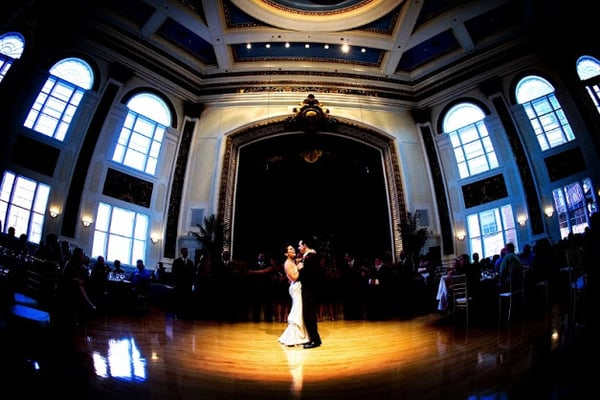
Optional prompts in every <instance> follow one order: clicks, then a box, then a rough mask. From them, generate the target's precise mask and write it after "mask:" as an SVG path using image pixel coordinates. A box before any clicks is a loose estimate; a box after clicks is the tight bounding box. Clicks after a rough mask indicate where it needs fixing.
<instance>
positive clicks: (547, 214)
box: [544, 206, 554, 218]
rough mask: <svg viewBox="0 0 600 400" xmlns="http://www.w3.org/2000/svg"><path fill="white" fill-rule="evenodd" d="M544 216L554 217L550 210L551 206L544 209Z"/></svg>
mask: <svg viewBox="0 0 600 400" xmlns="http://www.w3.org/2000/svg"><path fill="white" fill-rule="evenodd" d="M544 214H546V217H548V218H552V216H553V215H554V208H552V206H548V207H546V208H544Z"/></svg>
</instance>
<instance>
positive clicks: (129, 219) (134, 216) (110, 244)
mask: <svg viewBox="0 0 600 400" xmlns="http://www.w3.org/2000/svg"><path fill="white" fill-rule="evenodd" d="M148 228H149V217H148V215H146V214H141V213H137V212H135V211H131V210H127V209H125V208H119V207H115V206H112V205H110V204H106V203H100V204H98V213H97V214H96V222H95V225H94V242H93V245H92V254H93V255H94V256H97V255H104V256H105V258H106V259H107V260H111V261H114V260H120V261H121V262H122V263H123V264H129V265H135V262H136V260H138V259H142V260H143V259H145V258H146V246H147V241H148V237H149V233H148Z"/></svg>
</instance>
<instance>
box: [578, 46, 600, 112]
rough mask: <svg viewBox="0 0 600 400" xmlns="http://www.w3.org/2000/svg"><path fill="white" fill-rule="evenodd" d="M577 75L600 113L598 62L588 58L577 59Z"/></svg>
mask: <svg viewBox="0 0 600 400" xmlns="http://www.w3.org/2000/svg"><path fill="white" fill-rule="evenodd" d="M577 74H578V75H579V79H581V80H582V81H584V82H585V84H586V85H585V88H586V89H587V91H588V94H589V95H590V97H591V99H592V101H593V102H594V104H595V105H596V110H598V112H599V113H600V62H598V60H597V59H595V58H594V57H590V56H581V57H579V59H578V60H577Z"/></svg>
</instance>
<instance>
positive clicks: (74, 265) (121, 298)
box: [0, 227, 168, 326]
mask: <svg viewBox="0 0 600 400" xmlns="http://www.w3.org/2000/svg"><path fill="white" fill-rule="evenodd" d="M23 237H24V238H23ZM0 246H1V248H2V264H3V267H5V268H6V269H7V270H9V271H10V280H11V286H10V287H11V288H13V289H11V290H16V288H19V286H20V285H21V284H22V282H23V281H24V277H25V275H26V271H27V270H28V269H32V270H35V271H36V272H37V273H39V274H40V276H42V277H43V278H44V282H42V283H41V284H40V286H41V289H40V290H43V291H46V292H48V291H52V293H44V295H45V296H46V298H47V299H48V304H44V306H45V307H47V308H48V309H49V311H51V313H52V315H53V317H54V322H55V324H57V325H65V326H73V325H78V324H80V323H81V322H82V321H83V320H85V319H86V318H88V317H89V316H90V315H92V314H94V313H98V312H105V311H109V308H110V307H112V306H114V305H116V306H117V307H118V308H119V309H121V310H132V309H135V307H136V306H137V305H138V304H137V302H138V301H139V299H145V298H147V296H148V295H149V293H150V283H151V282H162V281H163V280H166V279H168V277H167V275H168V274H167V273H166V270H165V268H164V265H163V263H159V265H157V267H156V269H155V270H149V269H148V268H146V266H145V264H144V261H143V260H141V259H140V260H137V262H136V268H135V269H134V270H133V271H131V270H130V271H126V270H125V269H124V268H123V267H122V265H121V261H120V260H114V261H113V262H112V267H111V265H109V264H108V263H107V262H106V259H105V257H104V256H102V255H98V256H97V257H95V258H90V257H89V256H88V255H87V254H86V253H85V251H84V250H83V249H82V248H80V247H75V246H72V245H71V244H70V243H69V242H68V241H59V240H58V236H57V235H56V234H54V233H50V234H48V235H47V236H46V237H45V239H44V240H43V241H41V242H40V243H39V244H38V245H36V246H34V245H32V244H31V243H29V242H28V241H27V237H26V235H20V237H16V236H15V230H14V228H12V227H11V228H8V229H7V233H6V234H2V235H0ZM111 283H114V284H113V285H112V286H111ZM117 283H121V285H118V284H117ZM50 299H51V301H50Z"/></svg>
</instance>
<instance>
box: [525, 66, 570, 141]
mask: <svg viewBox="0 0 600 400" xmlns="http://www.w3.org/2000/svg"><path fill="white" fill-rule="evenodd" d="M515 93H516V98H517V101H518V102H519V104H521V105H522V106H523V107H524V108H525V112H527V116H528V117H529V121H530V122H531V126H532V128H533V130H534V132H535V136H536V137H537V140H538V143H539V144H540V148H541V149H542V151H546V150H549V149H551V148H553V147H557V146H560V145H562V144H564V143H567V142H570V141H572V140H574V139H575V135H574V134H573V130H572V129H571V125H570V124H569V121H568V120H567V117H566V115H565V113H564V112H563V110H562V107H561V105H560V103H559V102H558V99H557V98H556V96H555V95H554V87H553V86H552V85H551V84H550V82H548V81H547V80H545V79H544V78H542V77H539V76H533V75H530V76H526V77H525V78H523V79H521V80H520V81H519V83H518V84H517V87H516V89H515Z"/></svg>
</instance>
